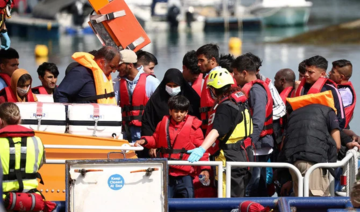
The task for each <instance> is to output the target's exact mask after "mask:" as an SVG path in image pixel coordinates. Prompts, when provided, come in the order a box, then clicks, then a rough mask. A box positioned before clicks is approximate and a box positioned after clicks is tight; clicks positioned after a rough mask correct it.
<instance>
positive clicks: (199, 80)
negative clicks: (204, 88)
mask: <svg viewBox="0 0 360 212" xmlns="http://www.w3.org/2000/svg"><path fill="white" fill-rule="evenodd" d="M202 80H203V74H199V77H198V78H197V79H196V80H195V82H194V83H193V84H192V88H193V89H194V90H195V91H196V93H197V94H198V95H199V96H201V83H202Z"/></svg>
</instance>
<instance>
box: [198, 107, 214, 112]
mask: <svg viewBox="0 0 360 212" xmlns="http://www.w3.org/2000/svg"><path fill="white" fill-rule="evenodd" d="M211 109H212V107H201V108H200V109H199V111H200V113H207V112H208V111H210V110H211Z"/></svg>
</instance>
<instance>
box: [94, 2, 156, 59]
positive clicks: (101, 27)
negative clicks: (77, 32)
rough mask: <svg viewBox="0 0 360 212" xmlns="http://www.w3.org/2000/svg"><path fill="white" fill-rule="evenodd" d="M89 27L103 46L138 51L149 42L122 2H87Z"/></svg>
mask: <svg viewBox="0 0 360 212" xmlns="http://www.w3.org/2000/svg"><path fill="white" fill-rule="evenodd" d="M89 3H90V4H91V6H92V7H93V9H94V12H95V13H96V15H91V16H90V21H89V25H90V26H91V28H92V29H93V31H94V33H95V34H96V36H97V37H98V39H99V40H100V42H101V43H102V44H103V45H106V46H113V47H117V48H119V49H120V50H121V49H131V50H133V51H135V52H136V51H138V50H139V49H141V48H143V47H144V46H146V45H147V44H149V43H150V42H151V41H150V39H149V37H148V36H147V34H146V32H145V31H144V29H143V28H142V27H141V25H140V23H139V22H138V21H137V19H136V17H135V16H134V14H133V13H132V12H131V10H130V9H129V7H128V5H127V4H126V3H125V1H124V0H113V1H110V2H109V1H108V0H89Z"/></svg>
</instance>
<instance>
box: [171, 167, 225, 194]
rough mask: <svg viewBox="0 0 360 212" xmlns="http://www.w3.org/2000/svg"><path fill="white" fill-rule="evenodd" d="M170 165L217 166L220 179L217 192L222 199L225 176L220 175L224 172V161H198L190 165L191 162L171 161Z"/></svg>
mask: <svg viewBox="0 0 360 212" xmlns="http://www.w3.org/2000/svg"><path fill="white" fill-rule="evenodd" d="M168 164H169V165H185V166H186V165H188V166H217V167H218V169H217V171H218V175H217V177H218V179H217V190H218V192H217V193H218V198H222V197H223V196H222V193H223V191H222V188H223V187H222V186H223V175H222V174H220V173H223V172H224V166H223V163H222V161H198V162H194V163H190V162H189V161H185V160H169V161H168Z"/></svg>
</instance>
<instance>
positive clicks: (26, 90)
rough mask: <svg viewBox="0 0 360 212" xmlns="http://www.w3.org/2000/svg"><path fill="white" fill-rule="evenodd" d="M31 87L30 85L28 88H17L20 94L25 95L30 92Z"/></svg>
mask: <svg viewBox="0 0 360 212" xmlns="http://www.w3.org/2000/svg"><path fill="white" fill-rule="evenodd" d="M29 89H30V86H28V87H27V89H22V88H19V87H16V90H17V92H18V94H19V96H25V95H26V94H27V93H28V91H29Z"/></svg>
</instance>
